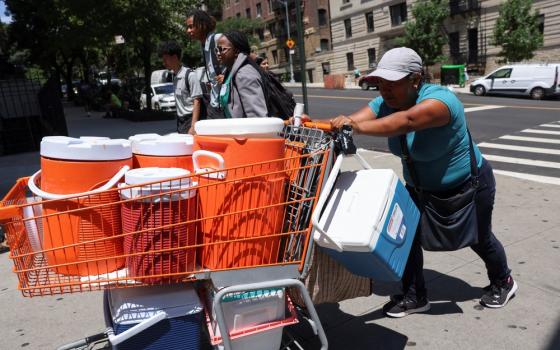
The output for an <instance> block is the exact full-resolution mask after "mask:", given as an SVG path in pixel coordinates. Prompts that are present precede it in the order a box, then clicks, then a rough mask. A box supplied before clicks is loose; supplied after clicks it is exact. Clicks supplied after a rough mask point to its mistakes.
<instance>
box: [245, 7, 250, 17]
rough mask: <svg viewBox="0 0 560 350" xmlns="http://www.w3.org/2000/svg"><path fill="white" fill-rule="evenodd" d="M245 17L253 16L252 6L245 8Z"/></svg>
mask: <svg viewBox="0 0 560 350" xmlns="http://www.w3.org/2000/svg"><path fill="white" fill-rule="evenodd" d="M245 17H247V18H251V9H250V8H246V9H245Z"/></svg>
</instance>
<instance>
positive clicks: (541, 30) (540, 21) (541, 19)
mask: <svg viewBox="0 0 560 350" xmlns="http://www.w3.org/2000/svg"><path fill="white" fill-rule="evenodd" d="M537 22H538V26H539V33H541V34H544V15H539V19H538V20H537Z"/></svg>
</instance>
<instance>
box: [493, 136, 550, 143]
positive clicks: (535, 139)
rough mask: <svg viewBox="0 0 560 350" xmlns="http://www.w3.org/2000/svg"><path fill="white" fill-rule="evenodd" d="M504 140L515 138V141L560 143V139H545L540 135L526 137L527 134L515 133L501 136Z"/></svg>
mask: <svg viewBox="0 0 560 350" xmlns="http://www.w3.org/2000/svg"><path fill="white" fill-rule="evenodd" d="M500 139H502V140H513V141H527V142H541V143H558V144H560V139H545V138H540V137H525V136H514V135H504V136H500Z"/></svg>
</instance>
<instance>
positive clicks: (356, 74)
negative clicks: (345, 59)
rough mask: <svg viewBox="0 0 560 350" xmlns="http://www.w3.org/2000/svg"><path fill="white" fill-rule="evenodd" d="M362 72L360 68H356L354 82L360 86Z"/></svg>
mask: <svg viewBox="0 0 560 350" xmlns="http://www.w3.org/2000/svg"><path fill="white" fill-rule="evenodd" d="M360 76H361V73H360V70H359V69H358V67H354V82H355V83H356V85H358V82H359V81H360Z"/></svg>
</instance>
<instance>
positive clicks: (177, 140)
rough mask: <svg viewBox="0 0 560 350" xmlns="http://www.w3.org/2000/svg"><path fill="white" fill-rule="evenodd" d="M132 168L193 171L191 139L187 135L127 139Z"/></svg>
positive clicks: (146, 136)
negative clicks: (129, 145) (129, 146)
mask: <svg viewBox="0 0 560 350" xmlns="http://www.w3.org/2000/svg"><path fill="white" fill-rule="evenodd" d="M129 140H130V142H131V146H132V153H133V156H132V159H133V167H134V168H135V169H136V168H149V167H159V168H181V169H187V170H188V171H191V172H192V171H193V166H192V152H193V137H192V135H187V134H169V135H163V136H162V135H159V134H138V135H134V136H131V137H129Z"/></svg>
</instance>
